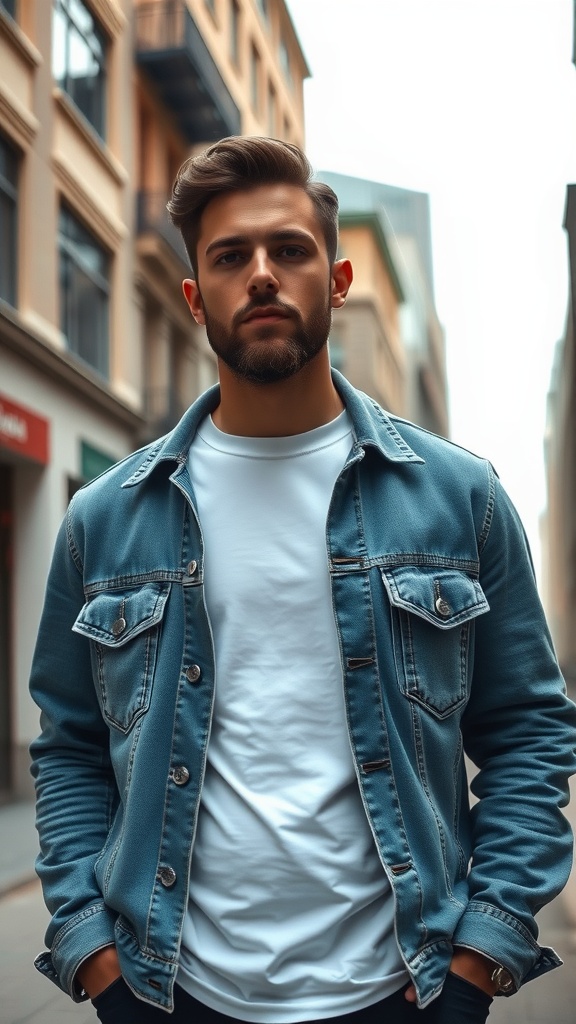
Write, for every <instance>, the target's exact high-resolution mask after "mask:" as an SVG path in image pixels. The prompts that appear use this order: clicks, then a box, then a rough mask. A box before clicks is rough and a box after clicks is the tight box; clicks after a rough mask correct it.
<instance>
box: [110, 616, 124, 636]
mask: <svg viewBox="0 0 576 1024" xmlns="http://www.w3.org/2000/svg"><path fill="white" fill-rule="evenodd" d="M125 629H126V619H124V618H122V617H120V618H119V619H116V621H115V622H113V623H112V634H113V636H120V633H123V632H124V630H125Z"/></svg>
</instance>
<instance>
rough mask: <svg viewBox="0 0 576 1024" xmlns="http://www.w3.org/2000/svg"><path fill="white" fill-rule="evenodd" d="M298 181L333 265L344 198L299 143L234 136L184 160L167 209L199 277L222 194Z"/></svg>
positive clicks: (296, 183) (295, 183) (293, 183)
mask: <svg viewBox="0 0 576 1024" xmlns="http://www.w3.org/2000/svg"><path fill="white" fill-rule="evenodd" d="M276 184H282V185H295V186H296V187H298V188H301V189H303V191H304V192H306V194H307V195H308V196H309V197H310V199H311V200H312V202H313V204H314V207H315V209H316V213H317V215H318V220H319V221H320V225H321V228H322V233H323V235H324V240H325V243H326V250H327V253H328V260H329V263H330V266H332V264H333V263H334V260H335V259H336V253H337V250H338V198H337V196H336V193H335V192H334V191H333V190H332V189H331V188H330V186H329V185H325V184H324V183H323V182H321V181H314V180H313V170H312V167H311V165H310V162H309V161H308V159H307V157H306V156H305V155H304V153H303V152H302V150H301V149H299V148H298V146H294V145H292V143H290V142H281V141H280V140H279V139H267V138H260V137H254V136H240V135H232V136H230V137H229V138H226V139H221V140H220V141H219V142H216V143H215V144H214V145H213V146H210V148H209V149H207V150H206V151H205V152H203V153H200V154H199V155H198V156H193V157H190V158H189V159H188V160H186V161H185V163H183V164H182V166H181V168H180V170H179V171H178V174H177V176H176V181H175V182H174V186H173V189H172V197H171V199H170V201H169V202H168V204H167V210H168V213H169V215H170V219H171V221H172V223H173V224H174V225H175V226H176V227H177V228H179V229H180V231H181V233H182V238H183V240H184V245H185V246H186V252H187V253H188V258H189V260H190V264H191V266H192V270H193V272H194V276H195V277H197V276H198V255H197V246H198V238H199V236H200V219H201V217H202V214H203V212H204V210H205V208H206V206H207V205H208V203H209V202H210V200H211V199H214V198H215V197H216V196H219V195H224V194H225V193H227V192H236V191H247V190H249V189H252V188H257V187H258V186H259V185H276Z"/></svg>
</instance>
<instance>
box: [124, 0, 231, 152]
mask: <svg viewBox="0 0 576 1024" xmlns="http://www.w3.org/2000/svg"><path fill="white" fill-rule="evenodd" d="M136 60H137V62H138V64H139V65H140V67H141V68H142V69H143V70H144V71H145V72H146V74H147V75H148V77H149V78H150V79H151V80H152V81H153V82H154V85H155V87H156V89H157V91H158V93H159V95H160V98H161V99H162V102H163V103H164V104H165V105H166V107H168V109H169V110H171V111H172V113H173V114H174V115H175V117H176V119H177V121H178V124H179V126H180V129H181V131H182V133H183V135H184V136H185V138H186V139H187V140H188V142H189V143H191V144H192V143H198V142H215V141H216V140H217V139H221V138H223V137H224V136H226V135H239V134H240V127H241V126H240V111H239V109H238V107H237V106H236V104H235V103H234V101H233V99H232V97H231V95H230V93H229V91H228V89H227V87H226V84H225V83H224V80H223V78H222V76H221V74H220V72H219V70H218V68H217V66H216V64H215V62H214V59H213V57H212V56H211V54H210V51H209V50H208V48H207V46H206V44H205V42H204V40H203V39H202V36H201V35H200V33H199V31H198V29H197V28H196V24H195V22H194V19H193V18H192V15H191V14H190V11H189V10H188V8H187V6H186V4H185V3H184V2H183V0H156V2H150V3H143V4H140V5H139V6H138V7H137V9H136Z"/></svg>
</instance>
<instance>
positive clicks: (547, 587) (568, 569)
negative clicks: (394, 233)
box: [542, 185, 576, 692]
mask: <svg viewBox="0 0 576 1024" xmlns="http://www.w3.org/2000/svg"><path fill="white" fill-rule="evenodd" d="M564 228H565V230H566V233H567V237H568V260H569V282H570V290H569V300H568V313H567V317H566V331H565V335H564V338H562V340H561V341H560V342H559V343H558V344H557V346H556V351H555V355H554V365H553V369H552V379H551V384H550V391H549V394H548V408H547V425H546V438H545V443H544V456H545V465H546V482H547V492H548V501H547V509H546V514H545V517H544V523H543V530H542V534H543V537H542V541H543V544H542V548H543V561H544V565H543V584H544V586H543V589H544V600H545V604H546V611H547V615H548V621H549V623H550V628H551V630H552V635H553V638H554V643H555V645H556V651H557V654H558V659H559V661H560V666H561V668H562V671H563V672H564V675H565V677H566V681H567V683H568V685H569V686H570V687H571V688H572V690H573V691H575V692H576V515H575V512H574V496H575V494H576V339H575V335H574V331H575V324H576V185H568V188H567V193H566V210H565V217H564Z"/></svg>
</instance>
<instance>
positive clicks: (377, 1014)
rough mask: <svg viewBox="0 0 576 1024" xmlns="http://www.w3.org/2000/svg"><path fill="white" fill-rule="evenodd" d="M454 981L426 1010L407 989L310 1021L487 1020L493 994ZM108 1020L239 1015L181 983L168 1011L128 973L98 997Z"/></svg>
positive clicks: (197, 1020) (130, 1023)
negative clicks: (140, 994) (138, 989)
mask: <svg viewBox="0 0 576 1024" xmlns="http://www.w3.org/2000/svg"><path fill="white" fill-rule="evenodd" d="M448 977H449V979H450V980H449V982H447V984H446V985H445V986H444V991H443V993H442V995H441V996H440V997H439V999H437V1000H435V1001H434V1002H433V1003H431V1004H430V1005H429V1006H427V1007H426V1009H425V1010H419V1009H418V1008H417V1007H416V1005H415V1004H414V1003H409V1002H407V1000H406V999H405V998H404V989H402V990H401V991H399V992H395V993H394V995H392V996H389V997H388V998H387V999H382V1000H380V1002H378V1003H374V1004H373V1005H372V1006H368V1007H366V1009H365V1010H357V1011H356V1012H355V1013H346V1014H342V1015H341V1016H339V1017H328V1018H324V1019H323V1020H320V1021H307V1022H306V1024H483V1022H484V1021H485V1020H486V1017H487V1016H488V1010H489V1007H490V1003H491V999H490V997H489V996H487V995H484V993H483V992H480V990H479V989H477V988H475V986H474V985H470V984H468V982H466V981H462V979H460V978H455V977H454V975H449V976H448ZM93 1004H94V1008H95V1010H96V1013H97V1016H98V1019H99V1020H100V1021H101V1022H102V1024H236V1021H237V1018H236V1017H229V1016H227V1015H226V1014H222V1013H218V1012H217V1010H211V1009H210V1007H208V1006H205V1005H204V1003H200V1002H198V1000H197V999H194V998H193V997H192V996H190V995H188V993H187V992H185V991H184V989H183V988H181V987H180V986H179V985H176V986H175V987H174V1013H172V1014H167V1013H166V1012H165V1011H164V1010H159V1009H157V1008H156V1007H154V1006H150V1004H149V1003H144V1002H142V1001H141V1000H140V999H137V998H136V996H135V995H134V994H133V993H132V990H131V989H130V988H129V987H128V985H127V984H126V983H125V981H124V980H123V979H122V978H119V979H118V981H115V982H114V983H113V984H112V985H110V986H109V988H107V989H105V990H104V992H102V993H101V994H100V995H99V996H97V997H96V999H94V1000H93Z"/></svg>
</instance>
